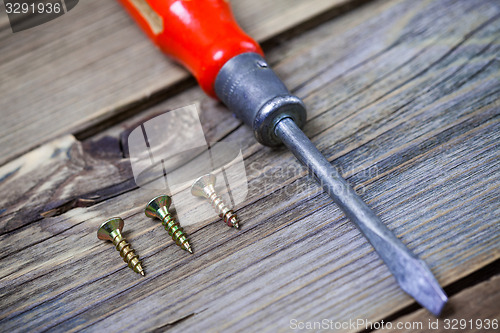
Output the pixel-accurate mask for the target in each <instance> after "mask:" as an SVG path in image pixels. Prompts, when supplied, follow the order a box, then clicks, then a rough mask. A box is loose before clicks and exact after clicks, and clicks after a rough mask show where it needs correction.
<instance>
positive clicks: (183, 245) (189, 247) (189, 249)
mask: <svg viewBox="0 0 500 333" xmlns="http://www.w3.org/2000/svg"><path fill="white" fill-rule="evenodd" d="M182 248H183V249H184V250H186V251H188V252H189V253H191V254H193V250H192V249H191V245H189V243H188V242H186V243H184V244H182Z"/></svg>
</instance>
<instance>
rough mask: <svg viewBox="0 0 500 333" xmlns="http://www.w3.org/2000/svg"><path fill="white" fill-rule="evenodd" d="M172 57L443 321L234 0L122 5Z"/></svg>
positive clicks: (409, 258)
mask: <svg viewBox="0 0 500 333" xmlns="http://www.w3.org/2000/svg"><path fill="white" fill-rule="evenodd" d="M118 1H119V2H120V3H121V4H122V5H123V6H124V7H125V8H126V9H127V11H128V12H129V13H130V14H131V16H132V17H133V18H134V19H135V21H137V23H138V24H139V26H140V27H141V28H142V29H143V30H144V31H145V33H146V34H147V35H148V36H149V37H150V38H151V40H152V41H153V42H154V43H155V45H156V46H157V47H158V48H159V49H160V50H161V51H163V52H164V53H165V54H167V55H168V56H170V57H171V58H173V59H174V60H176V61H177V62H179V63H180V64H182V65H183V66H185V67H186V68H187V69H188V70H189V71H190V72H191V73H192V74H193V75H194V77H195V78H196V79H197V81H198V83H199V85H200V86H201V88H202V89H203V90H204V91H205V92H206V93H207V94H208V95H209V96H211V97H213V98H216V99H219V100H220V101H222V102H223V103H224V104H225V105H226V106H227V107H228V108H229V109H230V110H231V111H232V112H233V113H234V114H235V115H236V116H237V117H238V118H239V119H241V120H242V121H243V122H244V123H245V124H246V125H248V126H250V127H251V128H252V129H253V132H254V135H255V137H256V139H257V141H258V142H260V143H261V144H263V145H266V146H270V147H273V146H278V145H280V144H284V145H285V146H286V147H288V149H290V151H291V152H292V153H293V154H294V155H295V156H296V157H297V159H298V160H299V161H300V162H302V163H303V164H304V165H305V166H306V167H307V168H308V169H309V170H310V172H311V173H312V174H313V175H314V176H315V178H316V179H317V181H318V182H319V183H320V185H321V186H322V188H323V190H324V191H325V192H326V193H327V194H328V195H329V196H330V197H331V198H332V199H333V201H334V202H335V203H336V204H337V205H338V206H339V207H340V208H341V210H342V211H343V212H344V214H345V215H346V216H347V217H348V218H349V219H350V220H351V221H352V222H353V223H354V224H355V225H356V226H357V228H358V229H359V230H360V231H361V233H362V234H363V235H364V236H365V237H366V238H367V239H368V241H369V242H370V243H371V244H372V246H373V248H374V249H375V250H376V252H377V253H378V255H379V256H380V257H381V258H382V260H383V261H384V262H385V264H386V265H387V267H388V268H389V270H390V271H391V273H392V274H393V275H394V277H395V278H396V281H397V282H398V284H399V286H400V287H401V288H402V289H403V290H404V291H405V292H406V293H408V294H409V295H410V296H412V297H413V298H414V299H415V300H416V301H417V302H418V303H419V304H420V305H422V306H423V307H425V308H427V309H428V310H429V311H430V312H431V313H433V314H434V315H436V316H438V315H439V314H440V313H441V310H442V308H443V306H444V305H445V304H446V302H447V301H448V298H447V296H446V294H445V292H444V291H443V290H442V289H441V287H440V285H439V283H438V282H437V280H436V278H435V277H434V276H433V274H432V272H431V271H430V269H429V268H428V267H427V266H426V264H425V263H424V262H423V261H422V260H420V259H419V258H417V257H416V256H415V255H414V254H413V253H412V252H410V250H409V249H408V248H406V246H405V245H404V244H403V243H402V242H401V241H400V240H399V239H398V238H397V237H396V236H395V235H394V234H393V233H392V232H391V231H390V230H389V229H388V228H387V227H386V226H385V225H384V224H383V223H382V221H381V220H380V219H379V218H378V217H377V216H376V215H375V213H374V212H373V211H372V210H371V209H370V208H369V207H368V206H367V205H366V204H365V203H364V202H363V200H362V199H361V198H360V197H359V196H358V195H357V194H356V193H355V191H354V190H353V189H352V188H351V187H350V186H349V184H348V183H347V182H346V181H345V180H344V179H343V178H342V176H341V175H340V174H339V173H338V172H337V170H336V169H335V168H334V167H333V166H332V165H331V164H330V162H328V160H327V159H326V158H325V157H324V156H323V155H322V154H321V153H320V151H319V150H318V149H317V148H316V147H315V146H314V144H313V143H312V142H311V141H310V140H309V139H308V137H307V136H306V135H305V134H304V133H303V132H302V130H301V127H303V125H304V124H305V122H306V108H305V106H304V103H303V102H302V100H301V99H300V98H298V97H296V96H294V95H292V94H291V93H290V92H289V91H288V89H287V88H286V86H285V85H284V83H283V82H282V81H281V80H280V79H279V78H278V76H277V75H276V74H275V73H274V72H273V70H272V69H271V68H270V67H269V65H268V64H267V62H266V61H265V60H264V54H263V52H262V49H261V47H260V46H259V44H258V43H257V42H256V41H254V40H253V39H252V38H251V37H249V36H248V35H247V34H246V33H245V32H243V30H242V29H241V28H240V27H239V26H238V24H237V23H236V21H235V19H234V17H233V14H232V11H231V8H230V5H229V1H227V0H118Z"/></svg>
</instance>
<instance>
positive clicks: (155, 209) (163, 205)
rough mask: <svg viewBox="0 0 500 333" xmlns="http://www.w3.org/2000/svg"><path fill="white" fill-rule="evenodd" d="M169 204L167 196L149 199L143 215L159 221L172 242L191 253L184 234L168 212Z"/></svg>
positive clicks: (170, 200)
mask: <svg viewBox="0 0 500 333" xmlns="http://www.w3.org/2000/svg"><path fill="white" fill-rule="evenodd" d="M171 203H172V199H171V198H170V197H169V196H168V195H159V196H157V197H155V198H153V199H151V201H150V202H149V203H148V205H147V206H146V209H145V211H144V213H145V214H146V216H147V217H150V218H157V219H159V220H160V221H161V223H162V224H163V226H164V227H165V230H166V231H167V232H168V234H169V235H170V236H171V237H172V239H173V240H174V242H175V243H176V244H177V245H179V246H180V247H181V248H183V249H184V250H186V251H188V252H189V253H193V250H192V249H191V245H189V239H188V238H187V235H186V233H185V232H184V230H183V229H182V227H181V226H180V224H179V222H177V221H176V220H175V219H174V218H173V217H172V214H170V212H169V208H170V204H171Z"/></svg>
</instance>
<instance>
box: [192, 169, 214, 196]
mask: <svg viewBox="0 0 500 333" xmlns="http://www.w3.org/2000/svg"><path fill="white" fill-rule="evenodd" d="M215 181H216V178H215V176H214V175H212V174H211V173H209V174H206V175H204V176H201V177H200V178H198V179H196V180H195V181H194V183H193V185H191V194H192V195H194V196H196V197H203V198H207V194H206V193H205V188H206V187H209V186H211V187H212V188H214V189H215Z"/></svg>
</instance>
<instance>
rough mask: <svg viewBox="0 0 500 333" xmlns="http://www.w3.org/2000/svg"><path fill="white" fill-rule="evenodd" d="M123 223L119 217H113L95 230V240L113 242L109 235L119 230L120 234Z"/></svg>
mask: <svg viewBox="0 0 500 333" xmlns="http://www.w3.org/2000/svg"><path fill="white" fill-rule="evenodd" d="M124 224H125V222H123V220H122V219H121V218H119V217H113V218H111V219H109V220H107V221H106V222H104V223H103V224H101V226H100V227H99V229H98V230H97V238H99V239H102V240H113V237H111V233H112V232H113V231H115V230H119V231H120V232H121V231H122V230H123V225H124Z"/></svg>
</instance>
